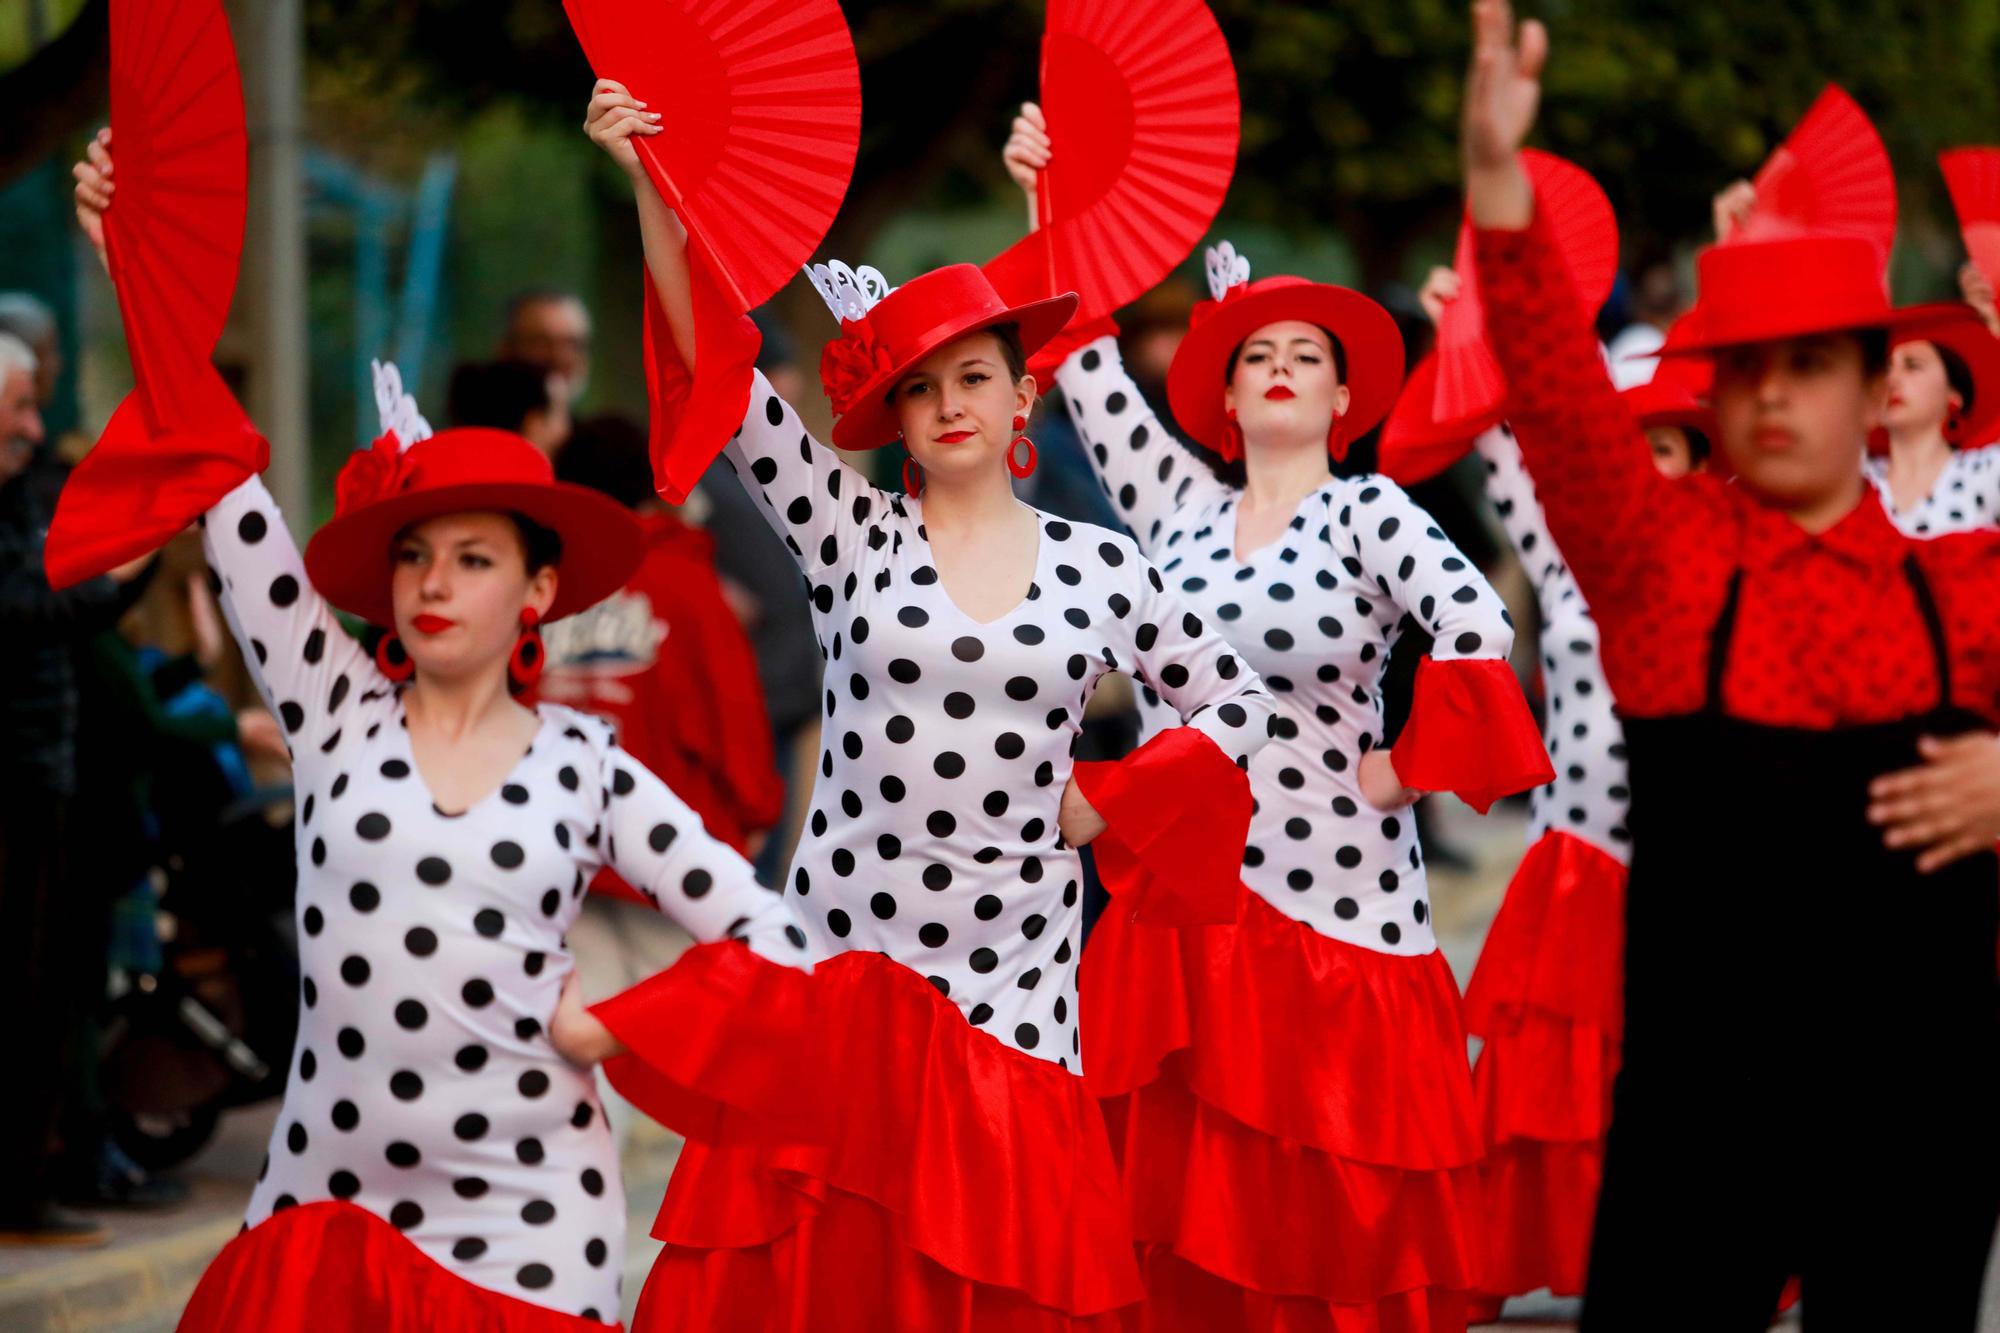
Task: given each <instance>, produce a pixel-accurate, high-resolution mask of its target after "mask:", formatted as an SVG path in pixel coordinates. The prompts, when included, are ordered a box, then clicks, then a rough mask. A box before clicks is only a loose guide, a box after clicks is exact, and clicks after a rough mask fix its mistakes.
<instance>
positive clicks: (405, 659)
mask: <svg viewBox="0 0 2000 1333" xmlns="http://www.w3.org/2000/svg"><path fill="white" fill-rule="evenodd" d="M375 669H376V670H378V671H380V672H381V673H382V674H383V675H384V676H387V677H388V678H389V679H390V680H391V681H394V682H395V683H396V684H398V685H401V684H402V683H403V682H404V681H406V680H408V679H409V678H410V677H412V676H414V675H416V674H417V664H416V663H415V662H412V661H411V660H410V654H409V653H408V652H407V651H406V650H405V649H404V648H403V641H402V640H401V639H399V638H397V637H396V636H395V635H393V634H384V635H383V636H382V637H381V638H380V639H378V640H376V642H375Z"/></svg>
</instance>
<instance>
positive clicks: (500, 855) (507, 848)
mask: <svg viewBox="0 0 2000 1333" xmlns="http://www.w3.org/2000/svg"><path fill="white" fill-rule="evenodd" d="M527 859H528V854H527V853H526V852H524V851H522V850H521V844H520V843H518V842H512V841H509V840H507V839H504V838H503V839H501V840H500V841H499V842H496V843H494V844H493V864H494V865H496V866H499V867H500V868H501V869H502V870H519V869H520V868H521V863H522V862H523V861H525V860H527Z"/></svg>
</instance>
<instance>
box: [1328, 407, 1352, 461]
mask: <svg viewBox="0 0 2000 1333" xmlns="http://www.w3.org/2000/svg"><path fill="white" fill-rule="evenodd" d="M1340 432H1341V423H1340V413H1338V412H1335V413H1334V414H1333V424H1332V425H1331V426H1328V427H1327V428H1326V451H1327V452H1328V453H1329V454H1331V455H1333V458H1334V461H1335V462H1339V461H1340V460H1341V459H1343V458H1346V457H1347V441H1346V440H1344V439H1342V438H1341V433H1340Z"/></svg>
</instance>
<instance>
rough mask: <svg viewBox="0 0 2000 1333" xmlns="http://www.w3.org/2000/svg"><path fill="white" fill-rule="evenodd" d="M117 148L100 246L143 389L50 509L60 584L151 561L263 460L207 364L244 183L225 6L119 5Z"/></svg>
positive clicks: (223, 313) (239, 108) (196, 0)
mask: <svg viewBox="0 0 2000 1333" xmlns="http://www.w3.org/2000/svg"><path fill="white" fill-rule="evenodd" d="M111 149H112V153H113V155H114V158H115V160H116V162H117V175H116V177H115V179H116V181H117V185H118V193H117V195H116V196H115V199H114V202H113V204H112V207H111V208H109V209H108V210H106V212H105V214H104V243H105V250H106V257H107V259H108V260H109V261H110V265H111V279H112V282H113V283H114V284H115V285H116V286H117V288H118V310H119V316H120V318H121V319H122V320H123V321H124V325H125V341H126V344H127V346H128V347H129V348H130V350H131V354H132V374H133V379H134V380H135V381H136V382H137V385H138V389H137V392H135V393H133V394H131V395H130V396H129V397H127V398H126V400H125V402H124V403H123V404H121V405H120V407H119V409H118V411H117V412H116V413H115V414H114V415H113V416H112V419H111V421H110V423H109V424H108V425H107V426H106V427H105V429H104V434H103V436H102V437H101V438H99V440H98V442H97V444H96V445H95V446H94V447H93V448H92V449H91V451H90V453H89V454H87V455H86V456H85V457H84V460H83V462H82V463H81V464H79V465H78V467H77V469H76V471H75V472H74V473H73V474H72V475H71V476H70V479H69V481H68V483H67V484H66V485H65V486H64V487H63V490H62V494H61V496H60V497H59V499H58V500H57V502H56V513H55V518H54V520H53V521H52V522H51V523H50V525H49V536H48V544H47V547H46V550H45V552H44V563H45V565H46V568H47V571H48V578H49V582H50V583H51V584H52V585H54V586H55V587H59V588H60V587H67V586H69V585H70V584H72V583H77V582H80V581H81V580H83V579H86V578H89V577H92V576H93V575H96V574H101V573H103V572H104V571H106V570H109V569H112V568H115V567H116V566H118V565H120V564H123V563H125V562H126V561H128V560H132V559H135V558H137V557H138V556H141V555H144V554H146V553H147V552H149V551H153V550H156V549H158V548H159V547H160V546H161V545H163V544H164V543H165V542H166V541H167V540H168V539H169V538H171V537H172V536H173V535H174V534H175V533H177V532H179V531H180V530H181V529H182V528H184V527H186V526H187V525H188V524H189V523H192V522H193V521H194V520H195V519H196V518H197V517H198V516H199V515H200V514H201V513H202V512H203V511H205V510H206V509H208V508H209V507H210V506H211V505H213V504H214V503H215V502H216V501H217V500H219V499H221V498H222V497H223V496H224V495H226V494H228V493H229V491H231V490H232V489H234V488H235V487H236V486H237V485H238V484H240V483H241V482H242V481H243V480H244V478H246V477H247V476H250V475H251V474H253V473H255V472H260V471H262V470H263V468H264V466H265V464H266V462H268V461H269V458H270V449H269V447H268V446H267V445H266V444H265V443H264V441H263V439H262V438H260V437H259V436H258V435H257V433H256V432H255V430H253V429H252V428H251V426H250V424H249V422H248V421H247V420H246V419H245V418H244V416H243V409H242V408H241V407H239V406H237V403H236V400H235V399H234V398H233V397H231V396H230V393H229V390H228V389H227V388H226V387H224V385H223V383H222V377H221V376H220V375H218V374H216V371H215V367H214V365H213V364H211V363H210V361H209V357H210V355H211V354H212V353H213V352H214V351H215V343H216V339H218V338H219V337H221V336H222V326H223V325H224V324H225V323H226V322H227V321H228V319H229V307H230V303H231V302H232V301H233V300H234V298H235V295H236V275H237V268H238V265H239V263H240V261H241V258H242V253H243V217H244V208H245V198H246V186H247V181H248V177H249V157H248V152H249V150H248V138H247V136H246V134H245V132H244V121H243V88H242V81H241V78H240V76H239V75H238V73H237V67H236V47H235V44H234V43H233V42H232V41H231V40H230V36H229V24H228V22H227V20H225V19H224V17H223V12H222V4H221V0H112V4H111Z"/></svg>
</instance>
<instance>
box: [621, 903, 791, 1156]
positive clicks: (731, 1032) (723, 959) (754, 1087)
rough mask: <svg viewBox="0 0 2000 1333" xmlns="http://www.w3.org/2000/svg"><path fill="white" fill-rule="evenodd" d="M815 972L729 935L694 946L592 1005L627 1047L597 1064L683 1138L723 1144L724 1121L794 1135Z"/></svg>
mask: <svg viewBox="0 0 2000 1333" xmlns="http://www.w3.org/2000/svg"><path fill="white" fill-rule="evenodd" d="M811 985H812V974H811V973H809V972H805V971H803V970H801V969H799V968H793V967H786V966H784V965H783V964H780V963H774V962H772V961H770V960H769V959H767V958H765V957H763V956H762V955H760V954H756V953H753V952H752V951H751V950H750V949H749V948H748V947H747V946H746V945H744V944H742V943H741V942H739V941H736V940H719V941H716V942H714V943H711V944H697V945H695V946H694V947H693V948H692V949H689V950H688V951H687V952H686V953H685V954H683V955H681V957H680V959H679V961H677V962H676V963H674V965H673V966H672V967H669V968H667V969H666V970H664V971H662V972H660V973H658V974H657V975H655V976H652V977H649V978H647V979H646V980H645V981H642V982H640V983H639V984H638V985H636V986H633V987H631V988H629V989H627V990H625V991H622V992H620V993H619V994H617V995H614V996H612V997H611V998H610V999H608V1000H605V1001H603V1002H602V1003H600V1004H595V1005H592V1006H591V1009H590V1012H591V1013H593V1014H595V1015H596V1016H597V1018H598V1020H599V1021H600V1022H602V1023H603V1024H604V1026H606V1027H607V1028H610V1029H611V1032H612V1034H613V1035H614V1036H616V1037H617V1038H618V1040H619V1041H621V1042H623V1043H624V1044H625V1047H626V1049H627V1052H628V1053H627V1054H625V1055H620V1056H616V1057H614V1058H612V1059H610V1060H607V1061H605V1062H604V1072H605V1074H606V1075H607V1076H608V1077H609V1078H610V1079H611V1085H612V1086H613V1087H615V1088H617V1089H618V1091H619V1092H620V1093H621V1094H622V1095H623V1096H624V1097H625V1098H626V1099H627V1100H629V1101H630V1102H631V1103H632V1104H633V1105H635V1106H637V1107H638V1108H639V1109H640V1110H642V1111H644V1112H645V1113H646V1114H647V1115H649V1116H651V1117H653V1119H655V1120H657V1121H659V1122H660V1123H661V1124H663V1125H665V1126H667V1127H668V1128H669V1129H673V1130H677V1131H679V1132H680V1133H682V1134H684V1135H686V1136H687V1137H688V1138H690V1139H698V1140H701V1141H703V1142H707V1143H716V1142H720V1141H721V1139H722V1136H723V1126H724V1123H725V1121H727V1122H728V1124H729V1125H730V1127H731V1128H732V1129H734V1130H742V1129H744V1128H745V1127H749V1128H750V1130H751V1133H752V1134H753V1136H755V1137H769V1138H773V1139H777V1140H783V1141H798V1140H800V1139H802V1138H804V1137H806V1136H805V1135H804V1134H803V1133H801V1132H800V1130H799V1124H800V1123H801V1121H800V1117H799V1115H798V1108H799V1107H800V1106H802V1105H810V1104H811V1103H810V1102H809V1101H803V1100H801V1098H802V1096H803V1094H804V1092H805V1090H806V1087H805V1083H806V1078H807V1075H806V1071H807V1070H809V1069H810V1068H811V1064H810V1059H809V1057H810V1056H811V1054H812V1051H811V1046H810V1043H809V1041H808V1037H807V1026H806V1020H807V1016H808V1014H809V1013H810V1012H811V1004H810V1002H809V996H810V994H811Z"/></svg>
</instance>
